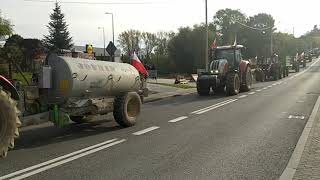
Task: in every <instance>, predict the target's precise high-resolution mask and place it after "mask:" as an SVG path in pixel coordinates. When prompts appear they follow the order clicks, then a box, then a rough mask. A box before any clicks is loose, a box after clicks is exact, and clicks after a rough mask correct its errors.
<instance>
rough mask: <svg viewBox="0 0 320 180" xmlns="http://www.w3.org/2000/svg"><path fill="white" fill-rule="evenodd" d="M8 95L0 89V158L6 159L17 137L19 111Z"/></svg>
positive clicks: (19, 123) (19, 124)
mask: <svg viewBox="0 0 320 180" xmlns="http://www.w3.org/2000/svg"><path fill="white" fill-rule="evenodd" d="M16 106H17V103H16V102H15V101H14V100H13V99H12V98H11V97H10V93H6V92H5V91H3V90H1V89H0V158H1V157H6V156H7V153H8V149H9V148H10V149H13V148H14V139H15V138H17V137H19V130H18V128H19V126H21V122H20V119H19V114H20V111H19V110H18V109H17V107H16Z"/></svg>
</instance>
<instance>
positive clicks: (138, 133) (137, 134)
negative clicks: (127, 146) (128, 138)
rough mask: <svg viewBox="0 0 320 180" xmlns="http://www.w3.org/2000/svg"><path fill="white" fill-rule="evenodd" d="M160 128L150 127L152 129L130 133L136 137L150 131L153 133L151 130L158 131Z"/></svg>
mask: <svg viewBox="0 0 320 180" xmlns="http://www.w3.org/2000/svg"><path fill="white" fill-rule="evenodd" d="M159 128H160V127H158V126H152V127H149V128H147V129H143V130H141V131H138V132H135V133H132V134H133V135H136V136H139V135H142V134H145V133H147V132H150V131H153V130H156V129H159Z"/></svg>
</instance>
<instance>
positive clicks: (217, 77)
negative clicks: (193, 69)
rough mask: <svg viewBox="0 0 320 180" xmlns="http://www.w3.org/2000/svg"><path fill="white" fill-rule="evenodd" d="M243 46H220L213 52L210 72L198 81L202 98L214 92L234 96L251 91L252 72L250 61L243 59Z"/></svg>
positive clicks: (200, 76) (204, 73) (205, 73)
mask: <svg viewBox="0 0 320 180" xmlns="http://www.w3.org/2000/svg"><path fill="white" fill-rule="evenodd" d="M243 49H244V47H243V46H242V45H232V46H219V47H217V48H215V49H214V50H212V61H211V63H210V65H209V71H208V72H203V73H201V74H200V75H199V77H198V79H197V91H198V94H199V95H200V96H206V95H209V93H210V89H212V90H213V92H215V93H216V92H223V91H225V93H226V95H228V96H232V95H236V94H238V93H239V92H240V91H250V89H251V85H252V72H251V65H250V62H249V61H246V60H243V59H242V53H241V51H242V50H243Z"/></svg>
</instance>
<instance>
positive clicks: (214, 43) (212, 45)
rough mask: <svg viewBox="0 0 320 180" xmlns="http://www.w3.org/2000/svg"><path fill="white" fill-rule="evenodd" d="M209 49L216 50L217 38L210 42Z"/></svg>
mask: <svg viewBox="0 0 320 180" xmlns="http://www.w3.org/2000/svg"><path fill="white" fill-rule="evenodd" d="M210 47H211V49H215V48H217V47H218V46H217V38H215V39H214V41H213V42H212V44H211V46H210Z"/></svg>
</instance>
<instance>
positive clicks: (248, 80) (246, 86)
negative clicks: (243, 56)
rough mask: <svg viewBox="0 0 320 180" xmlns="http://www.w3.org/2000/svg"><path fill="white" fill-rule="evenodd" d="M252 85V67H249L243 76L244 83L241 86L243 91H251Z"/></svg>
mask: <svg viewBox="0 0 320 180" xmlns="http://www.w3.org/2000/svg"><path fill="white" fill-rule="evenodd" d="M251 86H252V72H251V68H250V67H247V70H246V72H245V73H244V76H243V83H242V86H241V91H250V90H251Z"/></svg>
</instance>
